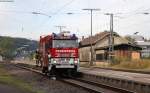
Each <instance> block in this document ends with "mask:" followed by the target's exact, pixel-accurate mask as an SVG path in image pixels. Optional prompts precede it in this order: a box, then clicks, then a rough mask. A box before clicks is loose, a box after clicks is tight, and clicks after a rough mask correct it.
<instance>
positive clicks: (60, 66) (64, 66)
mask: <svg viewBox="0 0 150 93" xmlns="http://www.w3.org/2000/svg"><path fill="white" fill-rule="evenodd" d="M56 68H75V66H74V65H56Z"/></svg>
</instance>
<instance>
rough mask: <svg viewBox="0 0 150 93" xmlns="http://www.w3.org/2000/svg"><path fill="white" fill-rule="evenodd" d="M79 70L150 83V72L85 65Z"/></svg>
mask: <svg viewBox="0 0 150 93" xmlns="http://www.w3.org/2000/svg"><path fill="white" fill-rule="evenodd" d="M79 71H80V72H82V73H86V74H91V75H97V76H106V77H111V78H118V79H125V80H130V81H136V82H142V83H148V84H150V74H141V73H133V72H123V71H114V70H106V69H101V68H85V67H80V69H79Z"/></svg>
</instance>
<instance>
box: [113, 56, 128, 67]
mask: <svg viewBox="0 0 150 93" xmlns="http://www.w3.org/2000/svg"><path fill="white" fill-rule="evenodd" d="M128 61H130V59H129V58H127V57H115V58H113V62H112V64H111V65H117V64H120V63H121V62H128Z"/></svg>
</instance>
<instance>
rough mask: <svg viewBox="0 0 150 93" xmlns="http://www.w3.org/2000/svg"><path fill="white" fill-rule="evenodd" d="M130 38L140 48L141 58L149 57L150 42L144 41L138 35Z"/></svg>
mask: <svg viewBox="0 0 150 93" xmlns="http://www.w3.org/2000/svg"><path fill="white" fill-rule="evenodd" d="M130 37H131V38H132V39H134V41H135V43H136V44H137V45H138V46H140V47H141V48H142V51H141V57H142V58H147V57H150V41H145V39H144V37H143V36H140V35H131V36H130Z"/></svg>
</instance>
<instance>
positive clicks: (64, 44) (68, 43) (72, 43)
mask: <svg viewBox="0 0 150 93" xmlns="http://www.w3.org/2000/svg"><path fill="white" fill-rule="evenodd" d="M77 47H78V41H77V40H53V48H77Z"/></svg>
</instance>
